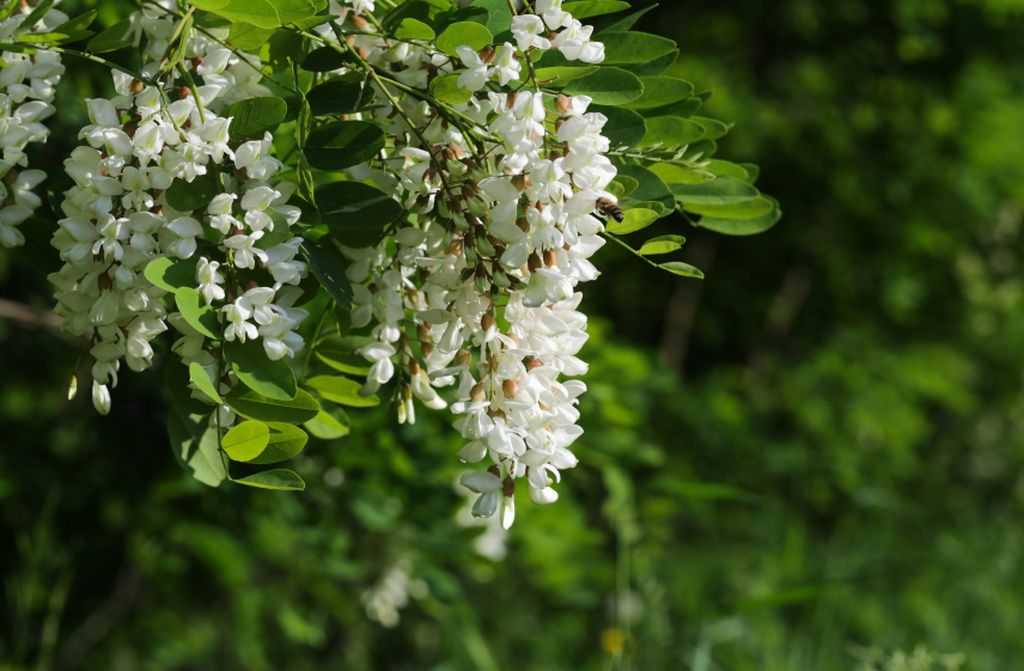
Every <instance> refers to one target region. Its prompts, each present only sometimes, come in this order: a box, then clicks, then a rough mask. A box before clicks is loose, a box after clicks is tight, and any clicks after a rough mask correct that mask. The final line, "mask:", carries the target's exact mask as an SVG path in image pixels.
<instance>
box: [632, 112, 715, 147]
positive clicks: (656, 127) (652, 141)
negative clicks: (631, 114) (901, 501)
mask: <svg viewBox="0 0 1024 671" xmlns="http://www.w3.org/2000/svg"><path fill="white" fill-rule="evenodd" d="M706 136H707V130H706V129H705V128H704V126H702V125H701V124H699V123H697V122H696V121H693V120H691V119H684V118H683V117H679V116H659V117H654V118H653V119H647V132H646V133H645V134H644V138H643V140H641V141H640V143H639V144H638V145H637V146H640V147H651V146H658V145H660V146H662V147H682V146H685V145H689V144H693V143H694V142H697V141H698V140H703V139H704V138H705V137H706Z"/></svg>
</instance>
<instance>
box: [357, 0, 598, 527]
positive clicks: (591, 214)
mask: <svg viewBox="0 0 1024 671" xmlns="http://www.w3.org/2000/svg"><path fill="white" fill-rule="evenodd" d="M512 33H513V37H514V39H515V44H511V43H505V44H501V45H497V46H488V47H485V48H484V49H482V50H480V51H476V50H474V49H471V48H469V47H460V48H458V50H457V52H458V59H457V60H456V59H453V58H451V57H449V56H447V55H446V54H444V53H441V52H439V51H437V50H436V49H435V48H433V47H432V46H431V45H429V44H426V43H424V44H422V45H418V44H413V43H410V42H407V41H406V42H390V41H388V40H386V39H383V38H378V37H372V36H362V35H360V36H358V37H356V38H355V40H354V45H355V46H356V47H357V48H358V50H359V53H360V54H363V55H364V57H365V58H366V59H367V60H368V61H369V62H370V63H371V64H373V65H374V66H376V67H378V68H379V69H380V70H381V71H385V72H388V73H389V75H390V76H393V77H394V78H395V79H396V80H398V81H400V82H401V83H403V84H405V85H407V86H410V87H416V88H419V89H426V88H427V87H428V86H429V83H430V81H431V80H432V79H433V78H434V77H438V76H457V78H458V83H459V85H460V87H462V88H464V89H468V90H470V91H473V92H474V96H473V97H472V98H471V100H470V101H469V102H468V103H466V104H464V105H454V106H434V105H431V104H429V103H427V102H424V101H422V100H421V99H420V98H419V97H416V96H404V97H401V98H400V99H399V104H400V106H401V109H400V110H394V109H391V108H390V107H387V108H385V109H383V110H380V111H378V112H377V119H378V120H379V121H380V123H382V124H384V125H385V128H386V130H387V131H388V135H389V136H391V137H394V138H396V140H395V148H394V151H393V152H390V153H389V155H388V157H387V158H386V159H385V160H384V162H383V168H378V167H376V166H377V164H373V166H371V165H370V164H367V165H364V166H361V167H360V168H358V169H356V170H354V171H353V174H354V176H355V177H357V178H360V179H373V180H375V181H376V182H377V183H378V184H380V185H381V186H382V188H384V189H385V190H386V191H389V192H393V193H397V194H398V196H397V197H399V198H400V199H401V200H402V202H403V204H404V205H405V206H406V207H407V209H408V210H409V211H410V212H412V213H414V214H415V217H411V218H410V219H409V220H407V221H402V222H401V223H400V224H399V227H398V229H397V230H396V231H394V234H393V236H388V237H387V238H385V240H383V241H381V243H380V244H378V245H376V246H374V247H369V248H349V247H346V248H344V250H343V251H344V252H345V254H346V255H347V256H348V257H349V259H350V260H351V265H350V266H349V269H348V276H349V279H350V280H351V281H352V283H353V285H354V295H355V309H354V312H353V315H352V317H353V326H355V327H370V329H371V330H370V333H371V335H372V337H373V342H372V343H371V344H369V345H367V346H365V347H364V348H362V350H361V354H362V355H363V356H364V357H365V358H367V359H368V360H369V361H370V362H371V363H372V366H371V369H370V372H369V375H368V378H367V381H366V384H365V387H364V390H363V391H364V393H374V392H375V391H376V390H377V389H378V388H379V387H380V385H382V384H384V383H386V382H389V381H391V380H392V379H397V381H398V384H399V389H400V392H399V393H400V399H401V402H400V404H399V407H398V412H399V419H400V421H409V422H411V421H413V420H414V416H415V415H414V407H413V399H414V398H417V399H419V400H420V401H421V402H422V403H424V404H425V405H426V406H428V407H430V408H443V407H446V406H447V405H448V403H447V402H446V401H445V400H444V399H442V397H441V396H440V395H439V394H438V392H437V389H439V388H445V387H451V388H453V389H454V398H453V401H452V403H451V405H450V409H451V411H452V412H453V413H454V414H455V415H457V419H456V420H455V424H454V425H455V428H456V429H457V430H458V431H459V432H460V433H461V435H462V436H463V437H464V438H465V439H466V441H467V443H466V446H465V447H464V448H463V450H462V451H461V452H460V454H459V456H460V458H461V459H462V460H463V461H465V462H469V463H479V462H483V461H485V460H487V461H489V466H488V467H487V468H486V469H484V470H481V471H476V472H471V473H468V474H466V475H465V476H464V477H463V478H462V484H463V485H464V486H466V487H467V488H469V489H470V490H472V491H473V492H476V493H477V494H478V497H477V499H476V501H475V504H474V506H473V514H474V515H476V516H479V517H489V516H491V515H493V514H494V513H495V512H497V511H498V510H499V508H500V510H501V514H500V519H501V522H502V525H503V526H505V527H508V526H509V525H511V524H512V521H513V519H514V515H515V509H514V499H513V496H512V495H513V493H514V488H515V482H516V480H517V479H519V478H525V479H526V481H527V482H528V484H529V492H530V496H531V498H532V499H533V500H534V501H535V502H537V503H550V502H553V501H554V500H555V499H556V498H557V496H558V495H557V493H556V491H555V489H554V488H553V487H552V485H553V484H554V483H555V482H557V481H558V480H559V478H560V472H561V471H562V470H563V469H567V468H572V467H573V466H575V465H576V457H575V455H574V454H573V452H572V451H571V450H570V446H571V445H572V443H573V442H574V441H575V440H576V439H577V438H578V437H579V436H580V434H581V433H582V429H581V428H580V427H579V425H578V419H579V410H578V399H579V397H580V395H581V394H582V393H583V392H584V391H585V389H586V387H585V385H584V383H583V382H581V381H579V380H575V379H570V378H573V377H575V376H579V375H581V374H583V373H585V372H586V370H587V365H586V363H585V362H584V361H582V360H581V359H580V358H579V357H578V356H577V353H578V352H579V350H580V348H581V347H582V346H583V344H584V343H585V342H586V340H587V333H586V326H587V318H586V316H585V315H584V314H583V313H581V312H580V311H579V309H578V308H579V304H580V300H581V297H582V296H581V294H580V293H579V292H578V291H577V285H578V284H579V283H580V282H585V281H588V280H592V279H594V278H595V277H597V275H598V272H597V270H596V269H595V267H594V266H593V265H592V264H591V262H590V261H589V260H588V258H589V257H590V256H591V255H592V254H593V253H594V252H596V251H597V250H598V249H599V248H600V247H601V245H602V244H603V242H604V240H603V238H602V237H600V233H601V232H602V230H603V222H602V220H601V219H600V218H599V217H598V216H595V215H596V214H599V213H600V212H601V211H602V208H605V207H611V208H614V203H615V198H614V196H613V195H612V194H611V193H609V192H608V191H607V190H606V189H607V187H608V185H609V183H610V182H611V181H612V179H613V178H614V177H615V175H616V170H615V168H614V166H613V165H612V164H611V162H610V161H609V159H608V158H607V157H606V156H605V153H606V152H607V151H608V148H609V143H608V140H607V139H606V138H605V137H603V136H602V134H601V131H602V127H603V126H604V124H605V122H606V118H605V117H604V115H602V114H600V113H595V112H589V111H588V106H589V104H590V102H591V101H590V99H589V98H587V97H585V96H578V97H568V96H561V95H551V94H548V93H544V92H542V91H541V90H540V88H539V87H538V85H537V82H536V81H534V80H533V68H532V64H531V63H529V59H530V58H531V57H533V59H534V60H535V59H536V57H537V55H538V52H543V51H545V50H550V49H558V50H559V51H561V53H562V55H563V56H564V57H565V58H567V59H571V60H581V61H583V62H586V63H597V62H600V61H601V60H602V59H603V54H604V47H603V45H602V44H600V43H598V42H593V41H591V40H590V28H589V27H584V26H582V25H581V24H580V22H579V21H577V20H576V19H574V18H573V17H572V16H571V15H570V14H569V13H568V12H566V11H564V10H563V9H562V8H561V0H538V1H537V2H535V3H534V11H533V13H530V14H524V15H521V16H517V17H515V19H514V22H513V24H512ZM379 97H380V96H379ZM467 120H468V121H467Z"/></svg>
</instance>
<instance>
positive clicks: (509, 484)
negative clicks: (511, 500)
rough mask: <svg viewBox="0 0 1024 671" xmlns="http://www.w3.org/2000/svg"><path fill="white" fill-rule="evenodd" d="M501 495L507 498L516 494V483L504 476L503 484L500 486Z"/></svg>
mask: <svg viewBox="0 0 1024 671" xmlns="http://www.w3.org/2000/svg"><path fill="white" fill-rule="evenodd" d="M501 493H502V494H504V495H505V496H507V497H511V496H514V495H515V493H516V481H515V480H513V479H512V478H510V477H509V476H507V475H506V476H505V482H504V483H502V486H501Z"/></svg>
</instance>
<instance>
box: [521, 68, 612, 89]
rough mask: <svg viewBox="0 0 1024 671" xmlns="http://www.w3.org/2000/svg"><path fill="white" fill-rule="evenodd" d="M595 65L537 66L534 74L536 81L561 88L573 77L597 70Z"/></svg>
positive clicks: (577, 77)
mask: <svg viewBox="0 0 1024 671" xmlns="http://www.w3.org/2000/svg"><path fill="white" fill-rule="evenodd" d="M597 70H598V67H597V66H596V65H583V66H573V65H556V66H552V67H548V68H537V71H536V73H535V74H536V76H537V81H538V82H547V86H550V87H551V88H556V89H557V88H562V87H563V86H565V85H566V84H568V83H569V82H571V81H572V80H574V79H579V78H580V77H585V76H587V75H589V74H592V73H594V72H597Z"/></svg>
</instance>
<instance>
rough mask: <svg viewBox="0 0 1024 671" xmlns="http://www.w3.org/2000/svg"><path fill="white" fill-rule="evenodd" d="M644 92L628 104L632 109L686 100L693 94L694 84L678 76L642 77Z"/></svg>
mask: <svg viewBox="0 0 1024 671" xmlns="http://www.w3.org/2000/svg"><path fill="white" fill-rule="evenodd" d="M640 81H641V82H643V85H644V94H643V95H642V96H640V97H639V98H637V99H636V100H634V101H633V102H631V103H629V104H627V105H626V106H627V107H629V108H630V109H653V108H656V107H661V106H663V105H671V104H672V103H676V102H679V101H680V100H685V99H687V98H689V97H690V96H691V95H693V84H691V83H690V82H688V81H686V80H685V79H677V78H676V77H661V76H658V77H641V78H640Z"/></svg>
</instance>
